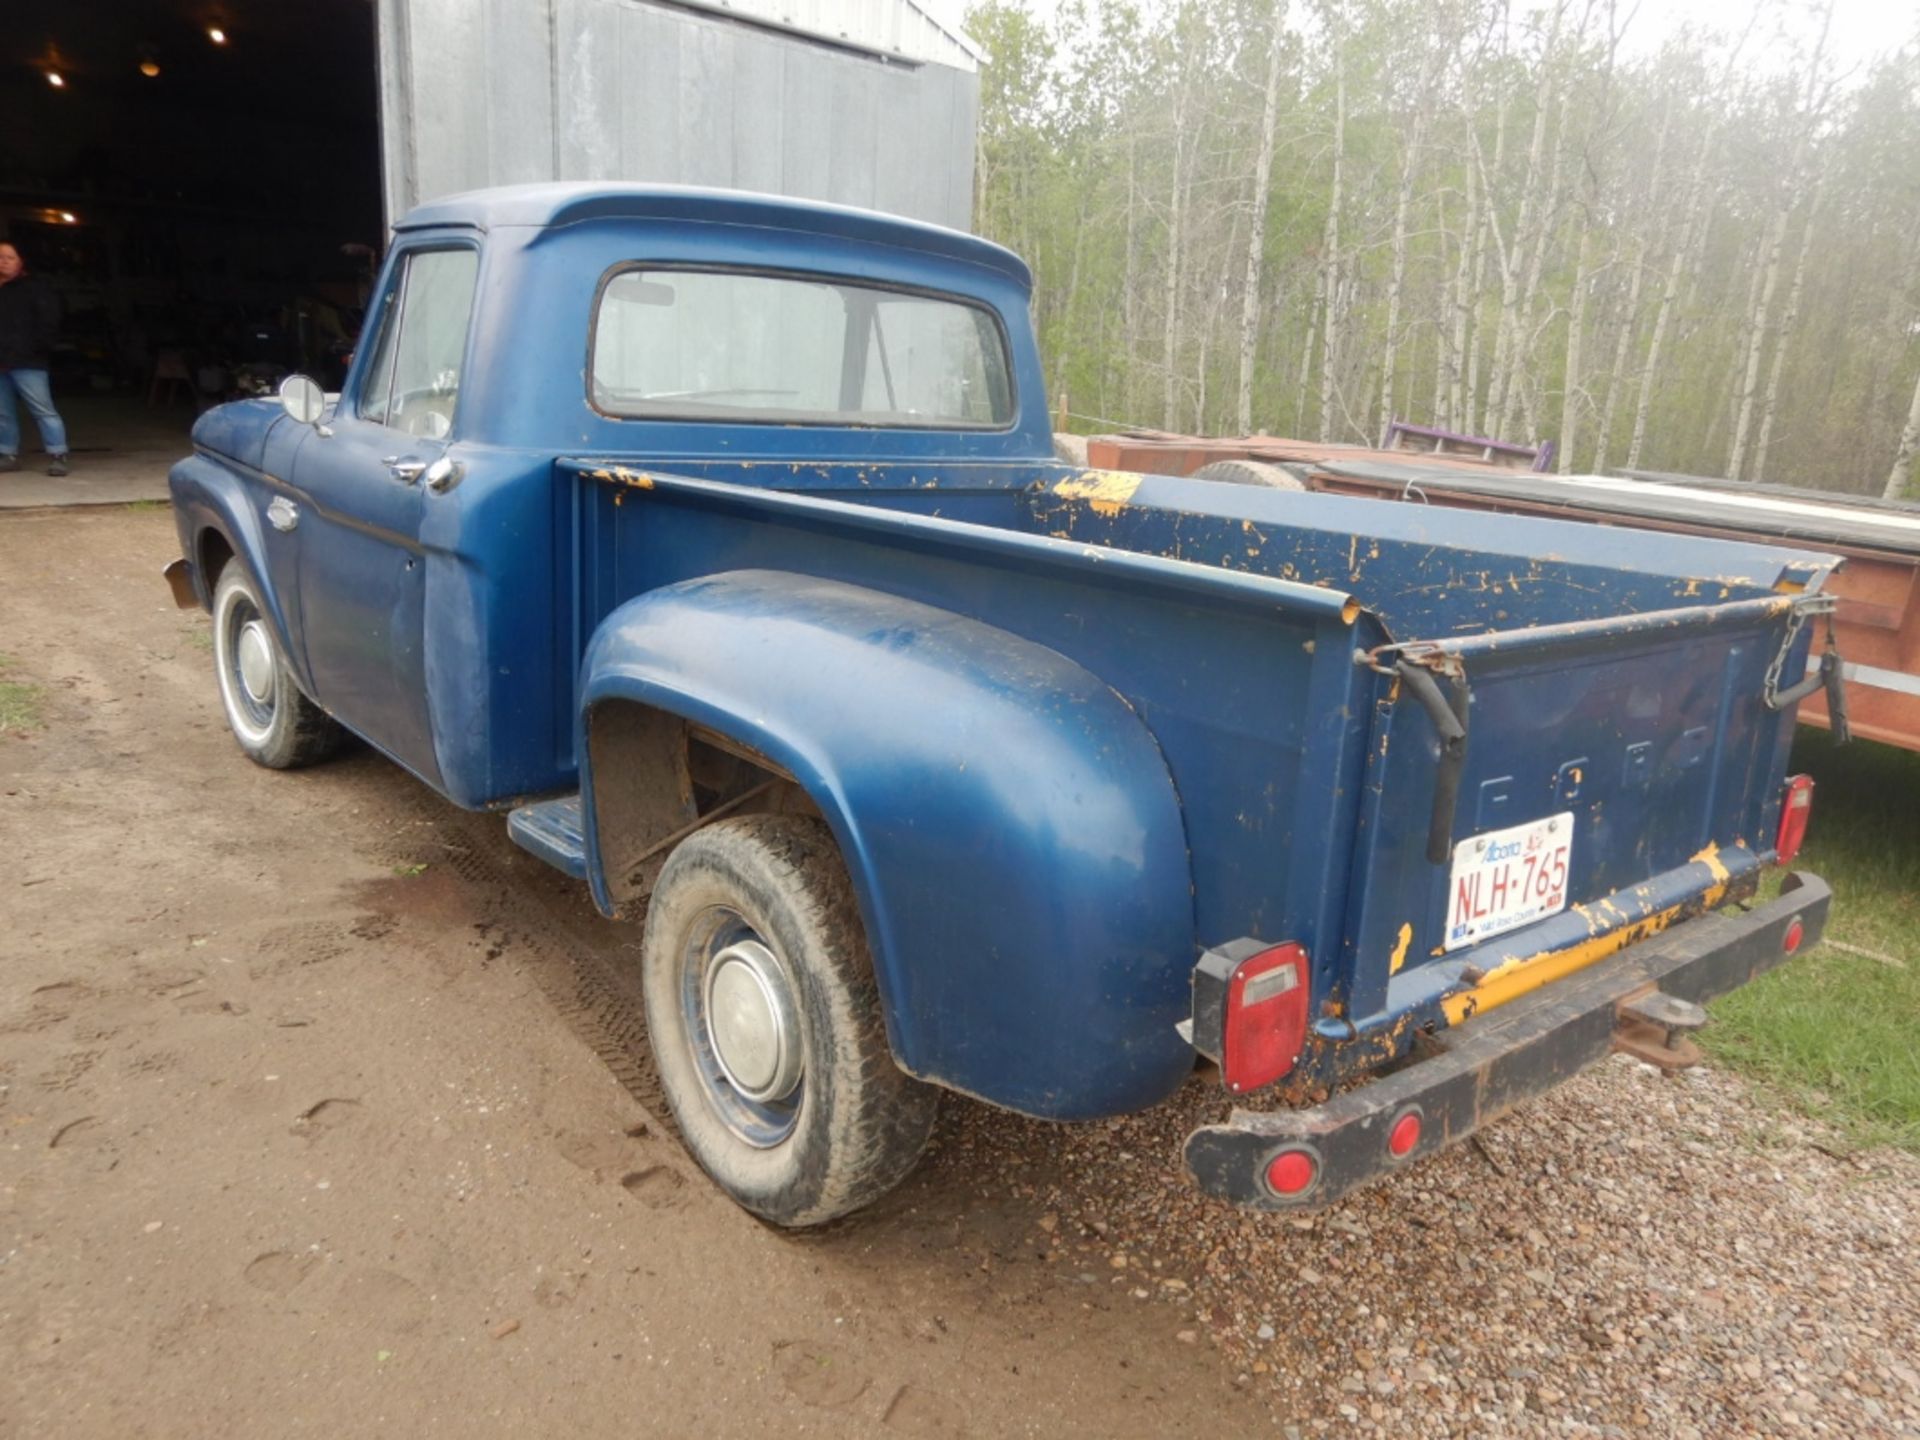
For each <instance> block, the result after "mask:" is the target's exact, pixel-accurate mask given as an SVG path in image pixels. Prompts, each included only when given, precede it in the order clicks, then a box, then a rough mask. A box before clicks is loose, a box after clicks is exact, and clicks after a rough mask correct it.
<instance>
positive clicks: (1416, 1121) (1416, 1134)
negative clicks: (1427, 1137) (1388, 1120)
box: [1387, 1110, 1420, 1160]
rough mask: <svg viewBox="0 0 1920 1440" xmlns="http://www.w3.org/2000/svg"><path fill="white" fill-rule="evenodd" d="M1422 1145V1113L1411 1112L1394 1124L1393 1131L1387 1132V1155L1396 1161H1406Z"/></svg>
mask: <svg viewBox="0 0 1920 1440" xmlns="http://www.w3.org/2000/svg"><path fill="white" fill-rule="evenodd" d="M1419 1143H1420V1113H1419V1112H1418V1111H1417V1110H1409V1111H1407V1113H1406V1114H1404V1115H1402V1116H1401V1117H1400V1118H1399V1119H1398V1120H1396V1121H1394V1122H1393V1129H1391V1130H1389V1131H1388V1132H1387V1153H1388V1154H1389V1155H1391V1156H1393V1158H1394V1159H1396V1160H1404V1159H1406V1158H1407V1156H1409V1155H1411V1154H1412V1153H1413V1147H1414V1146H1416V1145H1418V1144H1419Z"/></svg>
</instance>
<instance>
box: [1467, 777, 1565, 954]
mask: <svg viewBox="0 0 1920 1440" xmlns="http://www.w3.org/2000/svg"><path fill="white" fill-rule="evenodd" d="M1572 857H1573V812H1572V811H1571V810H1567V811H1562V812H1561V813H1560V814H1558V815H1549V816H1547V817H1546V818H1545V819H1544V820H1529V821H1528V822H1527V823H1526V824H1524V825H1513V826H1510V827H1508V828H1507V829H1505V830H1492V831H1489V832H1488V833H1487V834H1485V835H1475V836H1474V837H1473V838H1471V839H1469V840H1462V841H1461V842H1460V843H1459V844H1458V845H1456V846H1454V847H1453V875H1452V883H1451V884H1449V885H1448V887H1447V949H1449V950H1458V949H1460V948H1462V947H1463V946H1467V945H1473V944H1476V943H1478V942H1479V941H1481V940H1485V939H1487V938H1488V937H1489V936H1492V935H1502V934H1505V933H1506V932H1507V931H1509V930H1518V929H1519V928H1520V927H1521V926H1522V925H1531V924H1532V923H1533V922H1534V921H1536V920H1544V919H1546V918H1547V916H1549V915H1558V914H1559V913H1560V912H1561V911H1562V910H1564V909H1566V908H1567V866H1568V863H1569V861H1571V859H1572Z"/></svg>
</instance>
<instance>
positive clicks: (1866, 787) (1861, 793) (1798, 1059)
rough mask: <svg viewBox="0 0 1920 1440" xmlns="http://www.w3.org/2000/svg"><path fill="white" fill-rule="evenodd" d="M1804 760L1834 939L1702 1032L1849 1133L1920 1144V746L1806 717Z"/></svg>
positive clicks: (1800, 863) (1848, 1136)
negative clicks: (1830, 734)
mask: <svg viewBox="0 0 1920 1440" xmlns="http://www.w3.org/2000/svg"><path fill="white" fill-rule="evenodd" d="M1793 768H1794V770H1796V771H1805V772H1806V773H1807V774H1809V775H1812V776H1813V777H1814V782H1815V789H1814V801H1813V821H1812V824H1811V826H1810V827H1809V829H1808V834H1807V844H1806V848H1805V849H1803V850H1802V851H1801V852H1800V858H1799V860H1797V861H1796V862H1795V865H1796V868H1798V869H1803V870H1811V871H1812V872H1813V873H1814V874H1816V875H1819V876H1821V877H1822V878H1823V879H1825V880H1826V881H1827V882H1828V883H1829V884H1830V885H1832V886H1833V896H1834V898H1833V913H1832V916H1831V917H1830V919H1829V921H1828V924H1827V931H1826V937H1825V938H1826V940H1827V941H1829V942H1834V943H1826V944H1822V945H1821V946H1820V947H1819V948H1818V949H1816V950H1814V951H1813V952H1811V953H1810V954H1808V955H1806V956H1803V957H1801V958H1799V959H1796V960H1793V961H1790V962H1788V964H1787V965H1785V966H1784V967H1782V968H1781V969H1779V970H1777V971H1775V972H1774V973H1773V974H1771V975H1768V976H1765V977H1763V978H1762V979H1760V980H1758V981H1756V982H1754V983H1753V984H1752V985H1749V986H1747V987H1745V988H1744V989H1741V990H1736V991H1734V992H1733V993H1732V994H1730V995H1727V996H1725V997H1724V998H1722V999H1720V1000H1718V1001H1716V1002H1715V1003H1714V1006H1713V1017H1714V1023H1713V1024H1712V1025H1711V1026H1709V1027H1708V1028H1707V1030H1706V1031H1705V1032H1704V1033H1703V1035H1702V1036H1701V1038H1702V1040H1703V1041H1704V1042H1705V1043H1706V1045H1707V1048H1708V1049H1709V1050H1711V1051H1712V1052H1713V1053H1714V1054H1715V1055H1716V1056H1718V1057H1719V1058H1721V1059H1723V1060H1726V1061H1728V1062H1729V1063H1731V1064H1733V1065H1734V1066H1736V1067H1737V1068H1739V1069H1741V1070H1744V1071H1746V1072H1747V1073H1748V1074H1750V1075H1753V1076H1755V1077H1756V1078H1758V1079H1759V1080H1760V1081H1761V1082H1762V1083H1763V1084H1765V1085H1766V1086H1767V1087H1769V1088H1771V1089H1773V1090H1774V1091H1776V1092H1778V1093H1779V1094H1781V1095H1783V1096H1785V1097H1786V1098H1787V1099H1789V1100H1790V1101H1792V1102H1793V1103H1794V1104H1795V1105H1796V1106H1798V1107H1799V1108H1801V1109H1803V1110H1805V1111H1807V1112H1808V1113H1809V1114H1811V1115H1813V1116H1815V1117H1816V1118H1818V1119H1820V1120H1823V1121H1825V1122H1826V1123H1828V1124H1829V1125H1831V1126H1832V1127H1833V1128H1834V1130H1835V1131H1836V1132H1837V1133H1838V1134H1839V1135H1840V1136H1841V1137H1843V1138H1844V1139H1845V1141H1846V1142H1847V1143H1849V1144H1852V1145H1861V1146H1864V1145H1879V1144H1885V1145H1898V1146H1900V1147H1902V1148H1903V1149H1907V1150H1912V1151H1916V1152H1920V1045H1917V1044H1916V1036H1920V754H1914V753H1911V752H1908V751H1904V750H1896V749H1893V748H1892V747H1891V746H1887V745H1876V744H1873V743H1872V742H1870V741H1856V742H1854V743H1853V744H1852V745H1849V746H1845V747H1841V746H1836V745H1834V744H1833V742H1832V741H1831V740H1829V739H1828V738H1827V736H1826V735H1825V734H1823V733H1820V732H1817V731H1810V730H1802V731H1801V732H1800V735H1799V737H1798V738H1797V739H1796V741H1795V744H1794V756H1793Z"/></svg>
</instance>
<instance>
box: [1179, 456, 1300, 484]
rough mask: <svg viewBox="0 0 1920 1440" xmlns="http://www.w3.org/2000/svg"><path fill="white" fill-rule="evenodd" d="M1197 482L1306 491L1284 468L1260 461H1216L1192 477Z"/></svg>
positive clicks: (1195, 472)
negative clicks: (1215, 481) (1216, 482)
mask: <svg viewBox="0 0 1920 1440" xmlns="http://www.w3.org/2000/svg"><path fill="white" fill-rule="evenodd" d="M1191 478H1192V479H1195V480H1222V481H1225V482H1226V483H1227V484H1229V485H1260V486H1264V487H1265V488H1266V489H1268V490H1305V489H1306V488H1307V487H1306V486H1305V485H1302V484H1301V483H1300V482H1299V481H1298V480H1296V479H1295V478H1294V477H1293V476H1292V475H1291V474H1290V473H1289V472H1288V471H1287V470H1286V469H1285V468H1284V467H1282V466H1279V465H1268V464H1265V463H1264V462H1262V461H1259V460H1215V461H1212V462H1210V463H1209V464H1206V465H1202V466H1201V467H1200V468H1199V469H1198V470H1196V471H1194V472H1193V475H1192V476H1191Z"/></svg>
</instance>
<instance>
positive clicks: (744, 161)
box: [379, 0, 979, 230]
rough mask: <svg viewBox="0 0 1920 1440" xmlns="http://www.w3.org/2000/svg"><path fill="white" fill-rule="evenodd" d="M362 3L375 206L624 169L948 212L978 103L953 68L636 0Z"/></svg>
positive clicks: (903, 209)
mask: <svg viewBox="0 0 1920 1440" xmlns="http://www.w3.org/2000/svg"><path fill="white" fill-rule="evenodd" d="M748 3H752V4H760V3H763V0H748ZM765 3H766V4H767V7H768V8H769V9H774V8H778V7H777V5H776V4H775V0H765ZM379 5H380V37H379V42H380V60H381V77H380V80H381V85H380V88H381V108H382V121H383V127H382V128H383V140H382V144H383V147H384V152H385V156H384V158H385V169H386V195H387V207H388V208H387V213H388V216H389V218H397V217H398V216H399V215H401V214H403V213H405V212H406V211H407V210H408V209H410V208H412V206H413V205H415V204H417V203H418V202H419V201H421V200H423V199H431V198H434V197H437V196H441V195H449V194H453V193H455V192H458V191H461V190H473V189H478V188H481V187H483V186H487V185H502V184H511V183H515V182H519V181H529V180H633V181H643V182H644V181H652V182H660V183H675V184H690V185H720V186H729V187H733V188H737V189H746V190H767V191H772V192H774V193H777V194H784V195H796V196H801V197H804V198H808V199H818V200H831V201H836V202H839V203H842V204H849V205H863V206H868V207H870V208H873V209H877V210H886V211H891V212H893V213H895V214H900V215H908V216H912V217H914V218H916V219H922V220H931V221H934V222H936V223H939V224H943V225H950V226H952V227H954V228H956V229H962V230H964V229H966V228H968V225H969V222H970V219H971V209H972V194H973V155H974V132H975V126H976V123H977V115H978V106H979V77H978V75H977V74H975V73H974V72H973V71H971V70H969V69H963V68H959V67H958V66H955V65H949V64H944V63H940V64H934V63H928V64H917V65H913V64H902V63H898V62H896V61H887V60H881V59H877V58H874V57H873V56H870V55H864V54H859V53H855V52H853V51H849V50H846V49H844V48H838V47H837V46H829V45H822V44H817V43H814V42H812V41H810V40H807V39H803V38H801V37H799V36H796V35H791V34H784V33H780V32H778V31H772V30H768V29H765V28H762V27H760V26H756V25H749V24H743V23H740V22H739V21H735V20H730V19H728V18H725V17H724V16H721V15H718V14H715V15H706V14H701V13H696V12H694V11H692V10H689V9H687V8H684V7H682V6H678V5H655V4H648V3H636V0H478V3H476V0H379ZM808 5H812V6H813V7H814V8H816V9H818V10H820V11H822V12H826V11H835V12H845V13H846V15H847V16H849V17H852V16H853V12H856V11H864V10H866V9H869V8H870V9H872V10H874V11H875V12H876V14H878V12H880V11H881V10H883V9H888V8H890V10H891V13H892V17H893V19H894V20H895V21H897V22H898V23H899V24H900V25H901V27H902V28H903V29H905V28H909V27H908V23H907V22H909V21H912V20H915V19H916V18H917V20H918V21H920V22H923V23H925V24H928V25H931V24H932V22H931V21H930V20H927V19H926V17H925V16H924V15H923V14H922V13H921V12H920V11H918V10H917V9H914V8H913V7H911V6H909V5H906V4H905V3H904V0H886V4H885V5H884V6H883V5H882V3H881V0H844V3H830V0H790V5H789V8H790V9H793V10H795V11H798V10H801V9H805V8H806V7H807V6H808ZM849 23H851V20H849ZM935 29H938V27H935ZM940 33H941V34H942V35H944V34H945V32H944V31H941V32H940ZM830 38H831V37H830ZM861 43H862V45H863V46H864V45H866V41H864V40H863V41H862V42H861ZM869 48H881V47H878V46H873V47H869Z"/></svg>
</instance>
